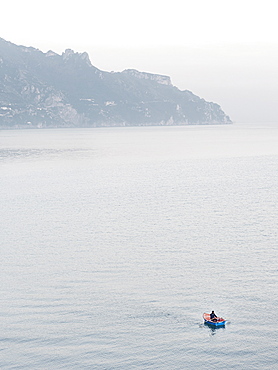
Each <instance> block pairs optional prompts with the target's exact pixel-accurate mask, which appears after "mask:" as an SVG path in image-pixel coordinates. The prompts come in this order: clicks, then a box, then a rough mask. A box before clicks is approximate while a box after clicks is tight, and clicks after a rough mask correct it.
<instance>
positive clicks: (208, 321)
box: [203, 313, 226, 327]
mask: <svg viewBox="0 0 278 370" xmlns="http://www.w3.org/2000/svg"><path fill="white" fill-rule="evenodd" d="M203 318H204V321H205V324H207V325H210V326H214V327H219V326H225V324H226V320H224V319H222V317H217V318H216V319H213V320H211V319H210V314H209V313H204V314H203Z"/></svg>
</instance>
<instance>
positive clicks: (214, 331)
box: [204, 322, 225, 335]
mask: <svg viewBox="0 0 278 370" xmlns="http://www.w3.org/2000/svg"><path fill="white" fill-rule="evenodd" d="M204 327H207V328H208V329H210V335H215V334H217V332H218V331H219V330H225V325H222V326H214V325H210V324H209V323H207V322H205V323H204Z"/></svg>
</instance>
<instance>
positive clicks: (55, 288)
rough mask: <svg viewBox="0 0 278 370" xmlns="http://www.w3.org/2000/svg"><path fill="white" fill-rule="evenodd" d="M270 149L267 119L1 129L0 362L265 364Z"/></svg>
mask: <svg viewBox="0 0 278 370" xmlns="http://www.w3.org/2000/svg"><path fill="white" fill-rule="evenodd" d="M277 159H278V126H277V125H240V124H238V125H227V126H188V127H147V128H146V127H139V128H138V127H137V128H135V127H134V128H102V129H61V130H60V129H56V130H23V131H0V168H1V184H0V192H1V193H0V195H1V208H0V220H1V240H0V248H1V249H0V251H1V272H0V275H1V283H0V288H1V298H0V315H1V320H0V322H1V331H0V354H1V356H0V367H1V369H38V370H39V369H187V368H188V369H275V368H276V366H277V324H276V320H275V317H276V314H277V216H278V209H277V204H278V192H277V186H278V179H277V173H278V171H277V170H278V161H277ZM212 309H214V310H215V311H216V313H217V314H218V315H221V316H224V317H225V318H226V319H228V324H227V325H226V327H225V328H222V329H217V330H212V329H210V328H209V327H206V326H204V325H203V322H202V313H203V312H208V311H210V310H212Z"/></svg>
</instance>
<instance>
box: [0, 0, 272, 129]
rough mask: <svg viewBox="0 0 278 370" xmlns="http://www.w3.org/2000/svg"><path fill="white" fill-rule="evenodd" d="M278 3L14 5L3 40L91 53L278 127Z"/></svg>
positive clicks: (103, 62)
mask: <svg viewBox="0 0 278 370" xmlns="http://www.w3.org/2000/svg"><path fill="white" fill-rule="evenodd" d="M276 3H277V2H276V0H264V1H256V0H253V1H251V0H222V1H221V0H190V1H188V0H172V1H170V2H162V1H161V0H160V1H157V0H148V1H146V0H141V1H132V0H129V1H128V0H117V1H115V0H106V1H105V0H102V1H95V0H93V1H92V0H91V1H90V0H79V1H78V2H77V1H68V0H67V1H66V0H56V1H53V0H48V1H47V2H44V1H42V2H40V1H37V0H24V1H22V0H9V1H7V2H5V4H1V7H0V8H1V23H0V37H2V38H4V39H5V40H8V41H11V42H13V43H15V44H21V45H25V46H33V47H36V48H38V49H40V50H42V51H44V52H46V51H48V50H49V49H51V50H53V51H55V52H57V53H59V54H60V53H62V52H63V51H64V50H65V49H66V48H71V49H73V50H75V51H79V52H83V51H87V52H88V53H89V55H90V59H91V62H92V64H93V65H95V66H96V67H98V68H100V69H102V70H107V71H111V70H114V71H121V70H123V69H125V68H136V69H138V70H141V71H146V72H152V73H160V74H165V75H169V76H170V77H171V79H172V82H173V84H174V85H176V86H177V87H178V88H180V89H182V90H183V89H188V90H191V91H192V92H193V93H195V94H196V95H199V96H201V97H203V98H204V99H206V100H208V101H214V102H216V103H218V104H220V105H221V107H222V108H223V109H224V111H225V112H226V113H227V114H229V115H230V117H231V118H232V119H233V120H234V121H236V122H241V121H242V122H253V121H255V122H264V121H277V117H278V107H277V104H276V98H278V73H277V72H278V71H277V68H278V36H277V35H278V32H277V31H278V26H277V12H276V6H275V5H276Z"/></svg>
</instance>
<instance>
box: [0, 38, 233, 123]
mask: <svg viewBox="0 0 278 370" xmlns="http://www.w3.org/2000/svg"><path fill="white" fill-rule="evenodd" d="M189 123H191V124H211V123H220V124H225V123H231V120H230V118H229V117H228V116H227V115H225V113H224V112H223V111H222V110H221V108H220V106H219V105H217V104H214V103H209V102H206V101H205V100H204V99H200V98H199V97H198V96H196V95H194V94H193V93H192V92H190V91H180V90H179V89H178V88H176V87H175V86H173V85H172V84H171V80H170V78H169V77H168V76H161V75H156V74H151V73H145V72H139V71H136V70H134V69H128V70H125V71H123V72H117V73H109V72H104V71H101V70H99V69H98V68H96V67H94V66H93V65H92V64H91V62H90V59H89V56H88V54H87V53H75V52H74V51H73V50H70V49H67V50H66V51H65V52H64V53H63V54H62V55H58V54H56V53H54V52H52V51H49V52H47V53H43V52H41V51H39V50H37V49H34V48H27V47H24V46H17V45H14V44H12V43H10V42H7V41H5V40H3V39H0V126H2V127H11V128H12V127H77V126H78V127H82V126H92V127H95V126H116V125H122V126H127V125H152V124H155V125H159V124H160V125H166V124H167V125H173V124H189Z"/></svg>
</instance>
